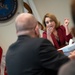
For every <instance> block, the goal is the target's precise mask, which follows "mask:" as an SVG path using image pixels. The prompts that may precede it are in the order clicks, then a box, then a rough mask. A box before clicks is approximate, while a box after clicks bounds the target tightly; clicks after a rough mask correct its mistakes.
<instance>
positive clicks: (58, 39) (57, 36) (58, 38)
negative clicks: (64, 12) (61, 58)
mask: <svg viewBox="0 0 75 75" xmlns="http://www.w3.org/2000/svg"><path fill="white" fill-rule="evenodd" d="M43 24H44V26H45V27H46V30H45V31H44V32H43V38H47V39H48V40H50V41H51V43H52V44H53V45H54V46H55V47H56V48H57V49H59V48H61V47H63V46H65V45H66V42H69V40H70V39H71V38H72V35H71V33H70V31H69V28H68V25H69V20H68V19H65V20H64V25H60V23H59V22H58V20H57V18H56V17H55V16H54V15H53V14H50V13H47V14H46V15H45V16H44V18H43Z"/></svg>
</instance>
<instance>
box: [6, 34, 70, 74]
mask: <svg viewBox="0 0 75 75" xmlns="http://www.w3.org/2000/svg"><path fill="white" fill-rule="evenodd" d="M68 60H69V58H68V57H67V56H65V55H63V54H61V53H59V52H57V50H56V49H55V48H54V46H53V45H52V44H51V43H50V42H49V41H48V40H47V39H43V38H31V37H29V36H26V35H22V36H19V37H18V40H17V41H16V42H15V43H13V44H12V45H11V46H10V47H9V49H8V51H7V53H6V67H7V73H8V75H57V72H58V70H59V68H60V66H61V65H62V64H64V63H66V62H67V61H68Z"/></svg>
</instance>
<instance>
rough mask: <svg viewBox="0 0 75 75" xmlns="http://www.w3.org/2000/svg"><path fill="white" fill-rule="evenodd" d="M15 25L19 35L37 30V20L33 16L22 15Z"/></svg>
mask: <svg viewBox="0 0 75 75" xmlns="http://www.w3.org/2000/svg"><path fill="white" fill-rule="evenodd" d="M15 25H16V31H17V34H18V35H23V34H28V33H29V32H30V31H31V30H32V29H35V27H36V25H37V20H36V19H35V17H34V16H33V15H32V14H29V13H21V14H19V15H18V16H17V18H16V20H15Z"/></svg>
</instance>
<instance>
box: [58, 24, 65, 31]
mask: <svg viewBox="0 0 75 75" xmlns="http://www.w3.org/2000/svg"><path fill="white" fill-rule="evenodd" d="M57 30H65V27H64V26H63V25H60V26H59V27H58V29H57Z"/></svg>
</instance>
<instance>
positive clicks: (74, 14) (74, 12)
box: [71, 0, 75, 37]
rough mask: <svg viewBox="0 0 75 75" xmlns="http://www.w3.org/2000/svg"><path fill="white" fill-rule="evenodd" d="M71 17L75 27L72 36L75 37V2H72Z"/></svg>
mask: <svg viewBox="0 0 75 75" xmlns="http://www.w3.org/2000/svg"><path fill="white" fill-rule="evenodd" d="M71 15H72V20H73V23H74V27H73V28H72V29H71V32H72V35H73V36H74V37H75V0H71Z"/></svg>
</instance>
